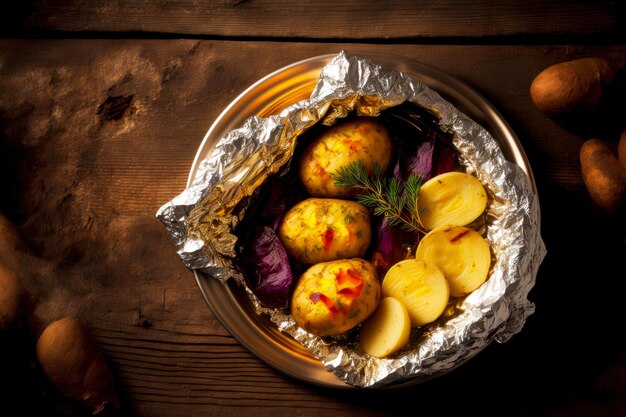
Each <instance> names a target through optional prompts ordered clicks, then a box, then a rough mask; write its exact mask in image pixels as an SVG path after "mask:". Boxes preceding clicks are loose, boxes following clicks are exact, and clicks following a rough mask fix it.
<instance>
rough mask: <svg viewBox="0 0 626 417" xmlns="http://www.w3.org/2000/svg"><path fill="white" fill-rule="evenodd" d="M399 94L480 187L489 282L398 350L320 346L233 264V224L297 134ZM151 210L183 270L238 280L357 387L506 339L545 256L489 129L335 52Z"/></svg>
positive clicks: (425, 375)
mask: <svg viewBox="0 0 626 417" xmlns="http://www.w3.org/2000/svg"><path fill="white" fill-rule="evenodd" d="M405 101H410V102H413V103H415V104H418V105H420V106H422V107H424V108H426V109H428V110H430V111H431V112H433V113H435V114H436V115H437V116H438V117H440V127H441V128H442V130H444V131H448V132H452V133H453V144H454V145H455V146H456V148H457V149H458V150H459V151H460V153H461V155H462V159H463V160H462V163H463V164H464V165H465V168H466V170H467V171H468V172H471V173H473V174H474V175H476V176H477V177H478V178H479V179H480V180H481V182H482V183H483V184H484V185H485V186H486V188H487V190H488V192H489V193H490V195H491V197H492V200H491V204H490V206H489V207H488V213H487V221H486V239H487V240H488V241H489V242H490V244H491V247H492V249H493V252H494V254H495V264H494V265H493V268H492V272H491V273H490V276H489V279H488V280H487V281H486V282H485V284H483V285H482V286H481V287H480V288H479V289H477V290H475V291H474V292H473V293H471V294H470V295H469V296H467V297H466V298H465V299H463V300H462V302H460V303H459V304H458V305H457V306H456V308H455V314H453V315H452V316H450V318H448V319H447V320H445V321H442V322H438V323H437V324H433V325H431V326H430V327H428V328H427V329H425V331H423V330H420V331H417V332H415V331H414V332H413V334H412V337H411V340H410V342H409V346H408V348H407V349H405V350H403V351H402V352H401V354H398V355H395V356H392V357H390V358H387V359H378V358H373V357H370V356H369V355H367V354H365V353H364V352H363V351H362V350H361V349H360V348H359V346H358V344H356V343H353V342H350V341H347V340H342V339H341V338H338V339H336V340H334V341H333V340H331V341H330V342H329V340H328V339H322V338H320V337H317V336H314V335H311V334H309V333H307V332H306V331H304V330H302V329H301V328H299V327H298V326H297V325H296V324H295V322H294V320H293V319H292V318H291V316H290V315H289V314H287V313H286V312H285V311H283V310H280V309H267V308H264V307H262V306H261V305H260V303H259V302H258V300H257V299H256V297H255V296H254V294H253V293H252V291H251V289H250V288H249V287H248V285H247V283H246V279H245V277H244V276H243V275H242V273H241V272H240V271H239V269H238V268H237V267H236V266H235V265H234V262H233V261H234V258H235V256H236V250H235V248H236V244H237V238H236V237H235V236H234V235H233V230H234V228H235V226H236V225H237V223H238V222H239V221H241V220H242V219H243V218H244V216H245V215H246V209H247V208H248V206H249V203H250V200H251V195H252V193H253V192H254V190H255V189H256V188H257V187H259V186H260V185H261V184H262V183H263V182H264V181H265V179H266V178H267V177H268V176H269V175H271V174H274V173H280V172H281V170H283V169H287V168H288V166H289V163H290V159H291V156H292V154H293V151H294V148H295V144H296V141H297V137H298V135H299V134H301V133H302V132H304V131H305V130H307V129H308V128H310V127H311V126H313V125H314V124H316V123H324V124H328V125H330V124H333V123H334V121H335V120H336V119H337V118H341V117H344V116H346V115H347V114H348V113H350V112H352V111H355V112H356V113H357V114H360V115H369V116H376V115H378V114H379V113H380V111H382V110H384V109H387V108H390V107H393V106H397V105H399V104H401V103H403V102H405ZM157 217H158V218H159V219H160V220H161V221H162V222H163V223H164V224H165V226H166V227H167V228H168V229H169V231H170V232H171V234H172V236H173V238H174V241H175V244H176V248H177V252H178V254H179V255H180V257H181V259H182V260H183V262H184V264H185V265H186V266H187V267H188V268H190V269H198V270H201V271H202V272H205V273H207V274H208V275H210V276H211V277H214V278H215V279H220V280H222V281H225V280H227V279H235V280H237V281H238V282H239V283H240V284H241V285H243V286H244V287H245V290H246V292H247V293H248V295H249V296H250V298H251V301H252V303H253V304H254V306H255V307H256V311H257V313H258V314H268V315H269V316H270V318H271V320H272V321H273V322H274V323H276V326H277V327H278V329H279V330H280V331H282V332H286V333H288V334H289V335H291V336H292V337H293V338H295V339H296V340H297V341H298V342H300V343H301V344H302V346H303V347H304V348H306V349H307V350H309V351H310V352H311V353H313V354H314V355H315V356H317V357H318V358H319V359H320V360H321V361H322V363H323V365H324V367H325V368H326V369H327V370H328V371H330V372H333V373H334V374H336V375H337V376H338V377H339V378H341V379H342V380H343V381H345V382H346V383H347V384H350V385H354V386H357V387H377V386H383V385H388V384H390V383H392V382H403V381H406V380H407V379H412V378H421V379H424V380H425V379H429V378H431V377H433V376H437V375H440V374H443V373H445V372H447V371H449V370H450V369H452V368H454V367H456V366H458V365H459V364H461V363H463V362H464V361H465V360H467V359H469V358H471V357H472V356H474V355H475V354H476V353H478V352H479V351H481V350H482V349H483V348H484V347H486V346H487V345H488V344H490V343H491V342H492V341H497V342H505V341H507V340H508V339H509V338H510V337H511V336H513V335H514V334H516V333H518V332H519V331H520V330H521V329H522V327H523V325H524V323H525V321H526V319H527V317H528V316H529V315H530V314H532V313H533V311H534V304H533V303H532V302H530V301H529V300H528V293H529V291H530V290H531V289H532V287H533V286H534V283H535V277H536V274H537V270H538V268H539V265H540V263H541V261H542V260H543V258H544V256H545V254H546V250H545V246H544V244H543V241H542V239H541V236H540V233H539V229H540V225H539V221H540V212H539V202H538V199H537V196H536V194H535V192H534V189H533V186H532V184H531V181H530V180H529V178H528V177H527V176H526V174H525V173H524V172H523V170H522V169H521V168H520V167H518V166H517V165H515V164H513V163H511V162H509V161H507V160H506V159H505V158H504V156H503V153H502V151H501V149H500V146H499V144H498V143H497V141H496V140H495V139H494V138H493V137H492V136H491V135H490V134H489V132H487V131H486V130H485V129H484V128H483V127H481V126H480V125H478V124H477V123H476V122H474V121H473V120H471V119H470V118H468V117H467V116H465V115H464V114H462V113H461V112H460V111H459V110H458V109H456V108H455V107H454V106H453V105H452V104H451V103H449V102H447V101H446V100H444V99H443V98H442V97H441V96H439V94H437V93H436V92H435V91H433V90H431V89H430V88H428V87H427V86H425V85H423V84H421V83H419V82H417V81H415V80H413V79H412V78H411V77H410V76H408V75H406V74H404V73H402V72H399V71H396V70H390V69H385V68H382V67H380V66H378V65H376V64H374V63H372V62H370V61H368V60H366V59H362V58H359V57H357V56H352V55H350V54H348V53H345V52H341V53H340V54H339V55H337V56H336V57H335V58H334V59H333V60H332V61H331V62H330V63H329V64H328V65H327V66H326V67H325V68H324V69H323V70H322V72H321V74H320V79H319V82H318V84H317V86H316V88H315V90H314V91H313V93H312V95H311V97H310V99H309V100H305V101H301V102H299V103H297V104H294V105H292V106H290V107H288V108H286V109H285V110H284V111H282V112H281V113H280V114H279V115H276V116H271V117H268V118H258V117H251V118H249V119H248V120H246V122H245V123H244V125H243V126H242V127H241V128H239V129H236V130H233V131H231V132H229V133H228V134H227V135H225V136H224V137H223V138H222V139H221V140H220V141H219V142H218V143H217V145H216V146H215V148H214V150H213V152H212V153H211V154H210V155H209V156H208V157H207V158H206V159H205V160H204V161H202V162H201V164H200V166H199V169H198V171H197V175H196V177H195V179H194V180H193V182H192V184H191V186H190V187H188V188H187V189H185V190H184V191H183V192H182V193H181V194H180V195H178V196H177V197H175V198H174V199H173V200H171V201H170V202H168V203H166V204H165V205H163V206H162V207H161V208H160V209H159V211H158V213H157ZM296 278H297V277H296Z"/></svg>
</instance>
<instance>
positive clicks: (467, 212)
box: [417, 172, 487, 230]
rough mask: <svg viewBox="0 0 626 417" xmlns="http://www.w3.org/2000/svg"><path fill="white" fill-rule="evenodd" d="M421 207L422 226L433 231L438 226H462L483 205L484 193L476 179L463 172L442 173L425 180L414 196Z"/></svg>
mask: <svg viewBox="0 0 626 417" xmlns="http://www.w3.org/2000/svg"><path fill="white" fill-rule="evenodd" d="M417 205H418V206H419V207H420V208H421V209H423V211H422V213H421V214H420V220H421V222H422V225H423V226H424V227H425V228H426V229H428V230H433V229H436V228H438V227H441V226H447V225H459V226H465V225H466V224H468V223H471V222H472V221H474V220H476V219H477V218H478V216H480V215H481V214H482V213H483V212H484V211H485V207H487V192H486V191H485V187H483V185H482V184H481V183H480V181H479V180H478V179H477V178H476V177H474V176H472V175H470V174H466V173H463V172H446V173H445V174H441V175H437V176H436V177H433V178H431V179H430V180H428V181H426V182H425V183H424V184H423V185H422V187H421V189H420V193H419V196H418V198H417Z"/></svg>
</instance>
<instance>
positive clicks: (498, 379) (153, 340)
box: [0, 40, 626, 417]
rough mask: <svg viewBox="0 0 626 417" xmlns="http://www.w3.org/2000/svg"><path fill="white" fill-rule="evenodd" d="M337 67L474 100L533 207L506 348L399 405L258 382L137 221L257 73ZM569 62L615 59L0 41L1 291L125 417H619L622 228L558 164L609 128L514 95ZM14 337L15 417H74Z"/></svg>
mask: <svg viewBox="0 0 626 417" xmlns="http://www.w3.org/2000/svg"><path fill="white" fill-rule="evenodd" d="M341 49H345V50H348V51H350V52H353V53H359V52H375V53H393V54H397V55H399V56H402V57H404V58H408V59H412V60H415V61H418V62H422V63H425V64H427V65H430V66H432V67H435V68H438V69H440V70H443V71H444V72H447V73H449V74H450V75H452V76H455V77H457V78H459V79H461V80H463V81H465V82H466V83H468V84H469V85H471V86H473V87H474V88H475V89H476V90H477V91H478V92H480V93H481V94H483V95H484V96H485V97H486V98H487V99H488V100H489V101H490V102H492V103H493V104H494V105H495V107H496V108H497V109H498V110H499V111H501V112H502V114H503V115H504V116H505V118H506V120H507V121H508V122H509V123H510V124H511V125H512V126H513V128H514V130H515V131H516V133H517V134H518V136H519V139H520V141H521V143H522V145H523V147H524V149H525V150H526V152H527V154H528V156H529V159H530V163H531V167H532V169H533V171H534V173H535V176H536V179H537V183H538V187H539V193H540V199H541V203H542V208H543V214H542V220H543V235H544V239H545V240H546V243H547V244H548V248H549V257H548V258H547V259H546V261H545V263H544V264H543V265H542V270H541V273H540V276H539V279H538V283H537V287H536V291H534V292H533V293H532V299H533V300H535V301H536V302H537V305H538V306H537V312H536V314H535V315H534V316H532V317H531V320H530V321H529V323H528V324H527V326H526V327H525V328H524V331H523V332H522V333H521V334H519V335H516V336H515V337H514V338H513V340H512V341H511V342H509V343H507V344H505V345H502V346H492V347H490V348H489V349H488V350H487V351H485V352H483V353H482V354H481V355H479V356H478V357H477V358H475V359H473V360H472V361H471V362H470V363H468V364H467V365H465V366H463V367H462V368H460V369H459V370H457V371H455V372H454V373H452V374H451V375H448V376H446V377H443V378H441V379H438V380H435V381H433V382H432V383H428V384H424V385H421V386H417V387H412V388H409V389H405V390H393V391H380V392H376V391H366V392H358V391H357V392H344V391H332V390H326V389H321V388H318V387H315V386H311V385H307V384H304V383H301V382H299V381H295V380H293V379H291V378H290V377H288V376H286V375H283V374H281V373H278V372H277V371H275V370H273V369H272V368H270V367H269V366H267V365H265V364H264V363H263V362H262V361H261V360H260V359H258V358H256V357H255V356H253V355H252V354H251V353H249V352H248V351H247V350H246V349H245V348H243V347H242V346H240V345H239V344H238V343H237V341H236V339H235V338H234V337H232V336H231V335H230V334H229V333H228V332H227V331H226V330H225V329H224V328H222V326H221V325H220V323H219V322H218V320H217V319H216V318H215V317H214V316H213V314H212V313H211V311H210V309H209V308H208V307H207V306H206V304H205V302H204V300H203V298H202V296H201V294H200V291H199V290H198V288H197V285H196V283H195V280H194V278H193V275H192V274H191V272H190V271H188V270H187V269H186V268H185V267H184V266H183V265H182V263H181V262H180V260H179V259H178V257H177V255H176V253H175V252H174V248H173V245H172V242H171V241H170V238H169V236H168V235H167V233H166V231H165V228H164V227H163V226H162V225H161V224H160V223H159V222H158V221H157V220H156V219H155V217H154V216H155V212H156V210H157V209H158V207H159V206H160V205H161V204H163V203H164V202H166V201H168V200H169V199H171V198H172V197H174V196H175V195H177V194H178V193H179V192H181V191H182V189H183V188H184V185H185V182H186V178H187V173H188V170H189V168H190V166H191V162H192V160H193V157H194V155H195V152H196V149H197V148H198V146H199V144H200V142H201V140H202V137H203V136H204V134H205V132H206V131H207V130H208V128H209V127H210V125H211V123H212V121H213V120H215V119H216V118H217V117H218V115H219V114H220V112H221V110H222V109H223V108H225V107H226V106H227V105H228V103H230V102H231V101H232V100H233V99H234V98H235V97H237V96H238V95H239V94H240V93H241V92H242V91H243V90H244V89H245V88H246V87H247V86H249V85H250V84H252V83H253V82H255V81H256V80H258V79H259V78H261V77H262V76H264V75H265V74H268V73H270V72H272V71H275V70H276V69H278V68H281V67H282V66H285V65H287V64H290V63H292V62H294V61H298V60H301V59H305V58H308V57H311V56H317V55H322V54H327V53H336V52H338V51H339V50H341ZM588 55H595V56H603V57H606V58H608V59H611V60H613V61H614V62H616V63H618V64H619V65H622V66H623V65H626V62H625V61H626V46H624V45H616V46H585V45H582V46H569V45H563V46H543V45H539V46H532V45H531V46H528V45H521V46H515V45H491V46H487V45H483V46H480V45H366V44H353V43H342V44H323V43H310V42H303V43H284V42H233V41H208V40H200V41H198V40H45V41H41V40H39V41H34V40H32V41H29V40H3V41H0V74H1V76H0V169H1V170H2V176H3V182H0V192H2V196H3V198H2V199H0V210H1V211H2V212H4V213H5V214H6V215H7V216H8V217H9V218H10V219H11V220H13V221H14V222H15V223H16V224H17V226H18V229H19V230H20V232H21V235H22V238H23V240H24V242H25V252H24V253H23V254H22V255H21V259H20V264H21V270H20V274H19V275H20V279H21V281H22V282H23V283H24V285H25V286H26V287H27V289H29V290H30V291H31V293H32V294H33V296H34V298H35V299H36V301H37V308H36V314H37V315H38V316H39V318H40V320H41V325H44V324H45V323H47V322H48V321H51V320H53V319H55V318H58V317H61V316H63V315H76V316H78V317H79V318H81V320H82V321H84V322H85V323H86V324H88V326H89V327H90V329H91V330H92V331H93V333H94V334H95V336H96V337H97V340H98V343H99V345H100V346H101V348H102V349H103V351H104V353H105V355H106V358H107V360H109V362H110V363H111V365H112V368H113V371H114V373H115V376H116V382H117V383H118V389H119V391H120V393H121V395H122V399H123V404H124V408H125V411H124V414H125V415H136V416H147V415H150V416H174V417H176V416H181V417H182V416H200V415H212V416H218V417H219V416H232V415H242V416H255V415H259V414H260V415H268V416H290V415H294V414H296V415H301V416H319V415H328V416H331V415H342V416H388V415H410V414H412V413H413V411H414V410H415V409H416V404H417V405H418V406H419V407H418V408H419V409H420V410H429V409H430V408H431V407H430V406H431V405H432V404H435V405H437V404H446V407H448V408H447V410H448V411H450V412H452V413H465V414H474V413H478V412H482V411H484V403H483V402H482V401H476V398H484V397H485V393H490V395H491V396H492V397H491V398H493V402H492V403H491V404H492V405H493V407H495V408H496V409H506V410H507V412H508V414H509V415H534V414H537V410H552V411H550V412H547V413H548V415H568V412H570V413H571V412H572V411H575V410H576V409H584V410H587V411H589V410H591V411H589V412H588V413H587V414H593V411H594V410H600V411H607V410H608V411H611V410H619V409H620V407H624V406H626V404H624V399H626V395H624V394H625V393H624V388H623V387H624V385H623V375H624V373H625V370H626V358H625V357H624V356H623V354H620V352H623V350H622V349H623V345H620V344H619V343H618V342H617V341H614V340H612V339H611V338H610V337H607V335H611V334H612V333H611V332H614V331H615V329H617V328H620V327H619V326H621V322H620V318H621V317H622V314H621V310H620V309H621V304H622V303H621V299H620V297H621V294H622V291H621V290H620V288H619V286H620V285H623V284H620V282H621V281H619V280H617V281H619V282H616V280H615V279H614V275H612V274H613V272H611V271H615V270H621V269H620V267H621V266H623V265H621V262H622V260H623V244H624V241H623V236H624V231H625V230H626V225H624V220H623V219H622V220H620V219H619V218H615V217H610V216H608V217H607V216H605V215H604V214H603V213H600V212H598V211H597V210H595V209H594V208H593V207H592V206H591V204H590V203H589V199H588V198H587V197H586V194H585V189H584V186H583V183H582V179H581V178H580V176H579V175H578V173H579V171H578V169H579V168H578V162H577V161H578V149H579V147H580V144H581V143H582V141H583V140H584V139H586V138H587V137H589V136H591V135H594V136H595V135H599V136H603V137H605V138H607V139H609V138H610V137H611V135H612V134H613V128H614V127H615V126H613V125H614V124H615V123H617V124H618V125H619V126H621V127H622V128H623V125H622V124H621V123H622V122H623V119H617V120H613V123H609V124H608V125H607V124H604V123H600V122H598V121H597V120H593V119H590V120H589V124H588V126H587V127H586V128H585V129H584V130H582V131H581V130H577V129H573V128H572V126H571V125H567V124H565V125H564V124H561V123H559V122H558V121H555V120H552V119H549V118H547V117H545V116H544V115H542V114H540V113H539V112H538V111H537V110H536V109H535V108H534V107H533V105H532V103H531V101H530V97H529V94H528V88H529V86H530V82H531V81H532V79H533V78H534V76H535V75H536V74H538V73H539V72H540V71H541V70H542V69H543V68H545V67H546V66H548V65H551V64H553V63H555V62H559V61H563V60H567V59H573V58H578V57H583V56H588ZM250 57H253V58H252V59H253V61H252V62H251V58H250ZM115 97H118V99H115V100H113V98H115ZM119 97H122V98H121V99H120V98H119ZM124 97H132V99H127V98H124ZM622 109H623V107H622ZM609 127H610V129H608V128H609ZM583 235H584V236H583ZM588 242H593V245H589V244H588ZM573 260H575V261H573ZM607 288H608V289H609V290H607ZM613 289H615V291H613ZM577 303H581V304H584V305H585V306H586V307H585V308H579V307H580V304H577ZM573 304H575V306H574V307H573ZM564 316H567V317H564ZM583 333H584V334H583ZM32 339H33V336H28V337H24V338H23V339H20V340H19V346H18V347H16V348H15V350H16V351H18V352H21V355H18V356H17V358H18V360H17V365H15V366H13V365H12V366H13V367H11V368H10V369H11V370H12V372H14V373H13V375H18V377H17V379H16V381H17V386H18V387H28V389H29V390H30V391H29V392H33V393H34V394H32V396H33V397H34V398H36V399H37V400H38V401H40V402H39V403H37V402H33V401H32V398H31V401H30V402H29V403H25V404H41V405H40V406H39V407H40V408H39V409H37V410H34V412H33V413H30V414H29V415H64V416H77V415H81V412H80V410H78V409H76V407H75V406H73V405H72V404H71V403H69V402H68V401H65V400H63V399H62V398H61V397H60V396H59V395H58V394H55V392H54V390H52V389H51V387H49V386H47V385H45V383H44V382H42V379H41V378H42V377H41V374H37V367H36V364H35V361H34V359H33V356H32V351H31V350H29V349H32V342H33V340H32ZM0 348H4V345H0ZM1 357H2V356H1V355H0V358H1ZM581 358H593V360H589V361H586V360H581ZM573 363H575V364H576V366H575V367H574V366H572V364H573ZM2 365H3V366H4V364H2ZM3 370H4V368H3ZM9 374H10V375H11V373H9ZM538 376H540V377H538ZM620 376H621V378H620ZM528 380H534V381H535V382H534V383H533V384H532V386H530V385H529V384H528V383H527V382H526V381H528ZM597 387H601V389H602V393H601V394H602V395H600V394H598V392H597V391H595V390H596V389H598V388H597ZM25 389H26V388H25ZM450 392H453V393H455V395H456V396H458V397H457V398H458V401H456V402H455V403H454V404H451V403H450V401H449V395H448V393H450ZM2 393H4V392H2ZM520 393H524V394H523V395H524V401H519V396H520ZM607 404H609V405H607ZM33 407H34V406H33ZM41 408H43V409H41ZM435 411H436V410H435ZM27 414H28V413H27ZM605 414H607V415H608V414H611V413H610V412H607V413H605Z"/></svg>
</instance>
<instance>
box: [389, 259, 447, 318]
mask: <svg viewBox="0 0 626 417" xmlns="http://www.w3.org/2000/svg"><path fill="white" fill-rule="evenodd" d="M382 293H383V297H394V298H396V299H398V300H399V301H400V302H402V304H404V306H405V307H406V309H407V311H408V313H409V317H410V318H411V325H412V326H413V327H417V326H422V325H424V324H428V323H432V322H433V321H435V320H436V319H437V318H438V317H439V316H440V315H441V313H443V310H444V309H445V308H446V305H447V304H448V298H449V297H450V287H449V285H448V281H447V280H446V278H445V277H444V275H443V272H441V270H440V269H439V268H438V267H437V266H436V265H434V264H430V263H427V262H424V261H419V260H417V259H406V260H404V261H400V262H398V263H397V264H395V265H394V266H392V267H391V268H390V269H389V271H387V274H386V275H385V278H384V279H383V285H382Z"/></svg>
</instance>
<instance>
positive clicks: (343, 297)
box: [291, 258, 380, 336]
mask: <svg viewBox="0 0 626 417" xmlns="http://www.w3.org/2000/svg"><path fill="white" fill-rule="evenodd" d="M379 302H380V283H379V281H378V276H377V275H376V270H375V269H374V266H373V265H372V264H371V263H369V262H367V261H365V260H363V259H359V258H353V259H341V260H337V261H331V262H322V263H318V264H315V265H313V266H312V267H310V268H309V269H308V270H307V271H305V272H304V274H302V276H301V277H300V279H299V280H298V283H297V284H296V287H295V289H294V292H293V295H292V298H291V314H292V316H293V318H294V320H295V321H296V323H297V324H298V326H300V327H302V328H303V329H305V330H306V331H308V332H310V333H313V334H316V335H318V336H331V335H338V334H341V333H345V332H347V331H348V330H350V329H352V328H354V327H355V326H357V325H358V324H360V323H361V322H363V321H364V320H365V319H367V318H368V317H369V316H370V315H371V314H372V313H373V312H374V311H375V310H376V307H378V303H379Z"/></svg>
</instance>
